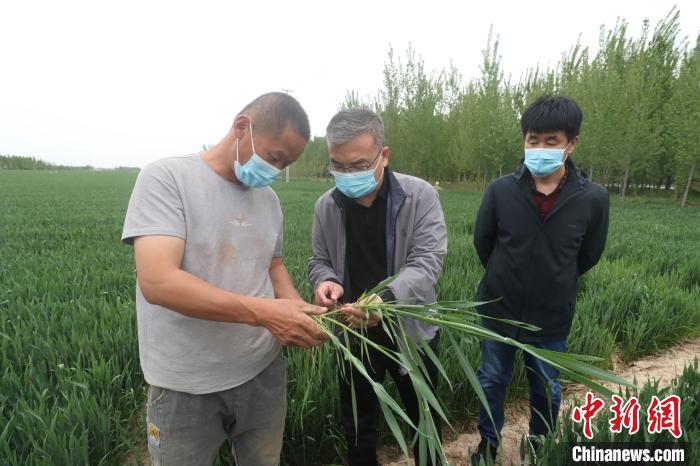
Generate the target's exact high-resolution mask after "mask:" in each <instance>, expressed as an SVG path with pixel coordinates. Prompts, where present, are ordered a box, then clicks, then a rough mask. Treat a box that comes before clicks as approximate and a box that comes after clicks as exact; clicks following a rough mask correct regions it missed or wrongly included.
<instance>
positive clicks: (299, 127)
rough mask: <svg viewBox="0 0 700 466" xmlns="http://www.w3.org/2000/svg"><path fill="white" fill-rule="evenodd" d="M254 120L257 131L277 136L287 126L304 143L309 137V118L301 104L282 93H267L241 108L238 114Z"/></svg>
mask: <svg viewBox="0 0 700 466" xmlns="http://www.w3.org/2000/svg"><path fill="white" fill-rule="evenodd" d="M238 115H239V116H240V115H247V116H249V117H250V118H251V119H253V120H255V128H256V129H257V130H258V131H262V132H266V133H268V134H272V135H274V136H279V135H280V134H281V133H282V131H284V129H285V128H286V127H287V126H291V127H292V128H293V129H294V130H295V131H296V132H297V133H299V135H300V136H301V137H303V138H304V140H305V141H308V140H309V138H310V137H311V128H310V127H309V117H308V116H307V115H306V112H305V111H304V109H303V108H302V107H301V104H300V103H299V102H298V101H297V100H296V99H295V98H294V97H292V96H291V95H289V94H286V93H284V92H268V93H267V94H263V95H261V96H260V97H257V98H256V99H255V100H253V101H252V102H251V103H249V104H248V105H246V106H245V107H243V110H241V112H240V113H239V114H238Z"/></svg>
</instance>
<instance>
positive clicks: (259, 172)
mask: <svg viewBox="0 0 700 466" xmlns="http://www.w3.org/2000/svg"><path fill="white" fill-rule="evenodd" d="M238 141H239V140H238V139H236V164H235V165H234V169H235V170H236V178H238V181H240V182H241V183H243V184H244V185H246V186H248V187H249V188H262V187H264V186H269V185H271V184H272V183H273V182H274V181H275V180H276V179H277V176H278V175H279V174H280V173H281V172H282V170H280V169H279V168H277V167H275V166H274V165H271V164H270V163H268V162H266V161H265V160H263V159H262V157H260V156H259V155H258V154H256V153H255V143H254V142H253V123H251V124H250V144H251V145H252V146H253V155H252V156H251V157H250V158H249V159H248V161H247V162H246V163H245V165H241V164H240V162H239V161H238Z"/></svg>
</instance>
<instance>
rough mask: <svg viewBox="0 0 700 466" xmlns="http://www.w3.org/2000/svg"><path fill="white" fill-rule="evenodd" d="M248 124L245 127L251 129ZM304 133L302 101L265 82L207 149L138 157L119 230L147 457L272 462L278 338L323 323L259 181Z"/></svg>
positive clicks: (276, 443) (317, 335)
mask: <svg viewBox="0 0 700 466" xmlns="http://www.w3.org/2000/svg"><path fill="white" fill-rule="evenodd" d="M253 125H255V132H254V131H253ZM308 139H309V123H308V118H307V116H306V113H305V112H304V110H303V109H302V108H301V106H300V105H299V103H298V102H297V101H296V100H294V99H293V98H292V97H290V96H288V95H286V94H282V93H270V94H265V95H263V96H260V97H258V98H257V99H256V100H254V101H253V102H251V103H250V104H249V105H247V106H246V107H245V108H244V109H243V110H242V111H241V113H239V115H238V116H237V117H236V120H235V122H234V124H233V126H232V128H231V130H230V132H229V133H228V134H227V135H226V136H225V137H224V139H223V140H222V141H221V142H219V143H218V144H217V145H216V146H214V147H213V148H212V149H209V150H207V151H205V152H203V153H200V154H194V155H190V156H183V157H171V158H167V159H163V160H160V161H158V162H155V163H153V164H151V165H148V166H147V167H145V168H144V169H143V170H142V171H141V173H140V174H139V177H138V180H137V181H136V185H135V186H134V190H133V193H132V195H131V200H130V202H129V208H128V211H127V215H126V220H125V222H124V231H123V234H122V240H123V241H124V242H125V243H127V244H133V246H134V256H135V261H136V273H137V285H136V310H137V316H138V334H139V355H140V360H141V367H142V369H143V373H144V377H145V379H146V382H148V384H149V385H150V389H149V395H148V403H147V423H148V446H149V451H150V453H151V457H152V460H153V464H154V465H158V464H168V465H172V464H183V465H185V464H187V465H193V464H202V465H205V464H206V465H210V464H212V462H213V460H214V458H215V457H216V454H217V452H218V450H219V448H220V446H221V444H222V443H223V442H224V441H225V440H226V439H227V438H230V439H231V440H232V443H233V448H234V454H235V456H236V458H237V461H238V464H240V465H242V466H248V465H276V464H278V462H279V455H280V450H281V445H282V432H283V429H284V418H285V414H286V397H285V380H286V374H285V368H286V364H285V360H284V356H283V355H282V353H281V345H296V346H301V347H311V346H316V345H319V344H321V343H323V342H324V341H325V339H326V336H325V334H324V333H323V332H322V331H321V329H320V328H318V326H317V325H316V324H315V323H314V321H313V320H312V319H311V318H310V317H309V316H308V314H317V313H322V312H324V311H325V309H324V308H321V307H316V306H312V305H310V304H307V303H305V302H304V301H303V300H302V299H301V297H300V296H299V294H298V293H297V291H296V290H295V288H294V285H293V283H292V280H291V278H290V276H289V273H288V272H287V269H286V268H285V266H284V264H283V262H282V243H283V241H282V238H283V236H282V211H281V208H280V204H279V200H278V199H277V196H276V195H275V193H274V192H273V191H272V189H270V188H269V187H267V185H269V184H270V183H272V182H273V181H274V180H275V178H276V176H277V174H279V172H280V171H281V170H282V169H283V168H285V167H286V166H288V165H289V164H291V163H293V162H294V161H295V160H296V159H297V158H298V157H299V155H300V154H301V153H302V152H303V150H304V147H305V146H306V143H307V141H308Z"/></svg>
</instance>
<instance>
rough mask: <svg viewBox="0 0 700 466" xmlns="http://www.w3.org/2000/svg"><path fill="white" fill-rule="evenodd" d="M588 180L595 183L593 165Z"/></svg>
mask: <svg viewBox="0 0 700 466" xmlns="http://www.w3.org/2000/svg"><path fill="white" fill-rule="evenodd" d="M588 179H589V180H591V181H593V165H591V169H590V170H589V171H588Z"/></svg>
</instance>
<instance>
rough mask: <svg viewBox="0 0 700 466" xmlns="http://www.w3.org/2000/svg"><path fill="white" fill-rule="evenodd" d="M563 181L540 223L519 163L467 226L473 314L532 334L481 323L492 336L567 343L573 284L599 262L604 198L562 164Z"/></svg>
mask: <svg viewBox="0 0 700 466" xmlns="http://www.w3.org/2000/svg"><path fill="white" fill-rule="evenodd" d="M566 163H567V165H568V176H567V179H566V182H565V184H564V186H563V188H562V191H561V192H560V193H559V197H558V198H557V200H556V202H555V203H554V205H553V206H552V209H551V210H550V212H549V214H548V215H547V217H546V218H545V219H544V221H543V222H540V219H539V215H538V211H537V206H536V204H535V199H534V193H533V191H532V187H531V185H530V173H529V172H528V171H527V169H526V168H525V166H524V165H523V164H522V163H521V165H520V166H519V167H518V169H517V170H516V171H515V173H513V174H512V175H507V176H503V177H501V178H498V179H497V180H495V181H494V182H493V183H491V184H490V185H489V187H488V188H487V189H486V192H485V193H484V197H483V199H482V201H481V207H480V208H479V213H478V214H477V218H476V225H475V227H474V246H475V247H476V251H477V253H478V254H479V259H480V260H481V263H482V264H483V265H484V267H485V268H486V272H485V273H484V277H483V278H482V280H481V283H480V284H479V289H478V291H477V299H478V300H484V301H488V300H493V299H497V298H501V299H500V300H499V301H496V302H494V303H490V304H486V305H483V306H481V307H480V308H479V312H480V313H482V314H484V315H487V316H493V317H499V318H506V319H513V320H518V321H521V322H526V323H529V324H533V325H536V326H538V327H541V328H542V330H541V331H539V332H531V331H528V330H524V329H521V328H519V327H514V326H512V325H509V324H505V323H501V322H497V321H493V320H491V319H484V324H485V325H486V326H487V327H489V328H491V329H493V330H495V331H496V332H498V333H500V334H502V335H505V336H508V337H511V338H515V339H518V340H520V341H523V342H550V341H555V340H560V339H564V338H566V337H568V335H569V331H570V329H571V322H572V320H573V316H574V306H575V303H576V288H577V283H578V277H579V276H581V275H582V274H583V273H585V272H586V271H587V270H588V269H590V268H591V267H593V266H594V265H595V264H596V263H597V262H598V259H600V256H601V254H602V253H603V249H604V248H605V240H606V238H607V234H608V214H609V204H610V200H609V196H608V192H607V191H606V190H605V188H603V187H602V186H600V185H598V184H595V183H593V182H591V181H589V180H588V179H587V178H586V175H585V174H584V173H583V172H581V171H580V170H579V169H577V168H576V166H575V165H574V163H573V161H571V160H570V159H568V160H567V161H566Z"/></svg>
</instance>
